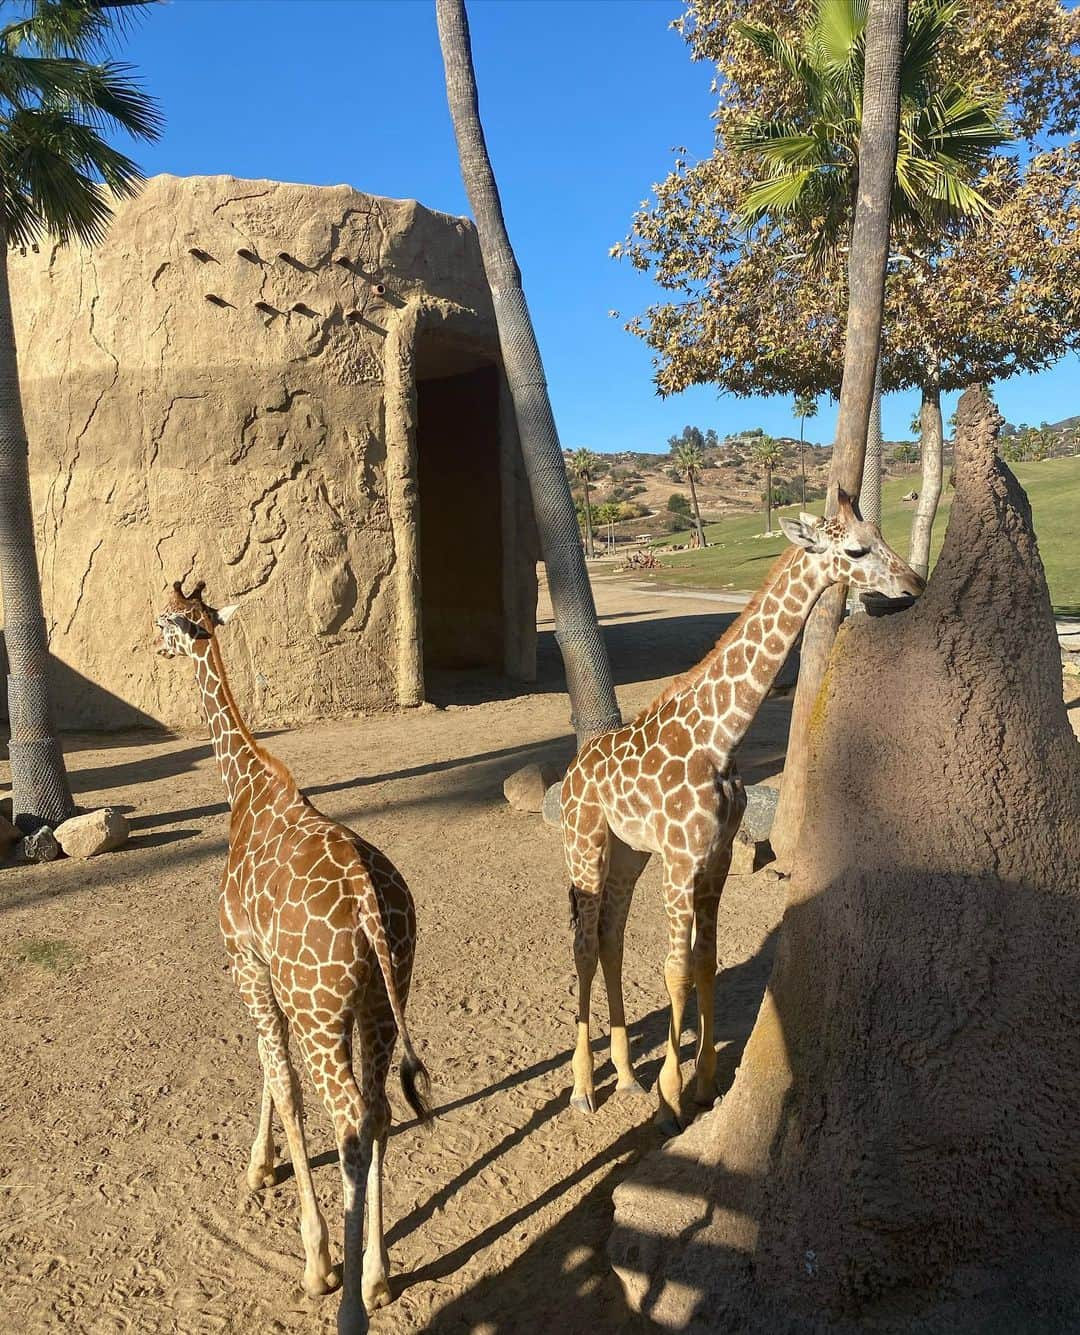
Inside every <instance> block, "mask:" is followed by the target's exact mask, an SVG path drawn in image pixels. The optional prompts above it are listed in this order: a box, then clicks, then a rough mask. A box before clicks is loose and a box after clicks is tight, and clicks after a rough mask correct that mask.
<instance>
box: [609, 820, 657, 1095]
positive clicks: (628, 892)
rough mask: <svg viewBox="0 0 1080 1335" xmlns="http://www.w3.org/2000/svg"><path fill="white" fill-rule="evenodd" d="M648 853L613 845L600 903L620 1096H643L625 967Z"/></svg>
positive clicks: (617, 1088)
mask: <svg viewBox="0 0 1080 1335" xmlns="http://www.w3.org/2000/svg"><path fill="white" fill-rule="evenodd" d="M648 860H649V855H648V854H647V853H637V852H635V851H634V850H633V849H630V848H627V846H626V845H625V844H624V843H622V842H621V841H617V840H613V841H612V850H611V861H610V866H609V869H608V875H607V880H606V881H605V883H604V893H603V896H602V898H601V902H600V965H601V967H602V969H603V971H604V987H605V989H606V991H607V996H608V1014H609V1016H610V1019H611V1062H612V1065H613V1066H614V1067H615V1071H616V1074H617V1076H618V1083H617V1084H616V1090H617V1092H619V1093H633V1094H643V1093H644V1092H645V1091H644V1090H643V1089H642V1087H641V1086H640V1085H639V1084H638V1081H637V1077H636V1076H635V1075H634V1067H633V1064H632V1063H631V1061H630V1042H629V1039H628V1038H627V1034H626V1015H625V1013H624V1011H623V994H622V965H623V937H624V934H625V931H626V917H627V914H628V913H629V912H630V901H631V899H632V898H633V894H634V886H635V885H636V884H637V879H638V877H639V876H640V875H641V873H642V870H643V869H644V867H645V864H646V862H648Z"/></svg>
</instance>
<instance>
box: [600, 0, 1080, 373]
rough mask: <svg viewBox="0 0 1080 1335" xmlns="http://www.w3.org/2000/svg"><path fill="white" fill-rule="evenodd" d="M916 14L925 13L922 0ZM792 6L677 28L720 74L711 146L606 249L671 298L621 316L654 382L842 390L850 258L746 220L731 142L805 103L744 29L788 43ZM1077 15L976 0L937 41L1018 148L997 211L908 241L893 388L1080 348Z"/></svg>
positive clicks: (1050, 0) (995, 163)
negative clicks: (648, 354) (769, 32)
mask: <svg viewBox="0 0 1080 1335" xmlns="http://www.w3.org/2000/svg"><path fill="white" fill-rule="evenodd" d="M912 9H913V11H915V10H916V9H917V6H916V5H913V6H912ZM803 12H804V6H802V5H799V4H797V3H796V0H694V3H692V4H691V7H690V9H689V10H688V12H687V14H686V15H684V17H683V19H682V20H681V21H680V24H679V26H680V27H681V29H682V31H683V33H684V35H685V36H686V37H687V39H688V41H689V42H690V45H691V49H692V53H693V56H694V58H696V59H709V60H712V61H713V62H714V63H715V64H716V67H717V83H716V89H717V94H718V98H719V106H718V109H717V113H716V132H717V139H716V147H715V151H714V152H713V154H712V155H711V156H710V157H709V158H707V159H705V160H703V161H701V162H690V161H689V160H688V158H687V157H686V155H685V154H680V155H679V156H678V157H677V158H676V162H675V165H674V169H673V171H672V172H671V174H670V175H669V176H668V177H667V179H666V180H665V181H663V182H662V183H661V184H660V185H659V186H658V187H657V191H656V197H655V199H654V200H652V201H650V202H648V203H646V205H645V206H643V208H642V209H641V210H640V211H639V212H638V214H637V215H636V217H635V219H634V223H633V228H632V231H631V233H630V235H629V237H628V238H627V239H626V241H625V242H623V243H621V244H620V245H617V246H615V247H614V248H613V253H614V254H616V255H619V256H624V257H626V258H628V259H629V260H630V261H631V263H633V264H634V265H635V266H636V267H638V268H640V269H643V270H647V271H650V272H652V274H653V276H654V277H655V278H656V280H657V281H658V282H659V284H660V285H661V286H662V287H664V288H667V289H668V290H669V291H670V292H671V293H672V294H673V299H672V300H668V301H663V302H660V303H657V304H656V305H654V306H652V307H650V308H649V309H648V310H647V311H645V312H644V313H643V314H642V315H641V316H640V317H638V318H637V319H635V320H633V321H631V323H630V325H629V326H628V327H629V328H630V329H631V330H632V331H633V332H634V333H636V334H638V335H639V336H640V337H642V338H643V339H645V341H646V342H647V343H648V344H649V345H650V346H651V347H652V348H653V350H654V353H655V359H654V361H655V367H656V382H657V386H658V388H659V389H660V391H661V393H675V392H678V391H679V390H682V389H685V388H686V387H688V386H689V385H692V384H702V383H715V384H718V385H720V387H721V388H722V389H724V390H726V391H728V392H730V393H733V394H736V395H743V396H749V395H755V394H761V393H794V394H802V395H811V396H817V395H820V394H823V393H829V394H835V393H836V392H837V390H838V388H839V383H840V374H841V368H842V355H843V331H844V321H845V316H846V309H847V291H846V274H845V266H844V264H843V259H842V256H834V257H832V259H831V260H828V261H827V262H824V263H812V262H810V261H809V260H808V259H807V258H806V256H807V254H808V253H809V252H810V251H811V249H812V248H813V242H814V236H813V232H812V229H811V228H808V227H807V226H806V225H805V224H804V223H801V222H800V221H799V220H798V219H791V220H790V221H788V222H785V223H784V224H783V226H780V227H772V228H768V229H766V228H762V227H757V228H748V227H747V226H746V223H745V220H744V216H743V210H744V208H745V203H746V199H747V196H748V195H749V194H750V192H751V191H752V190H753V188H754V185H755V183H756V181H757V179H758V178H757V176H756V175H755V172H754V166H753V161H752V159H751V158H749V157H747V156H745V155H740V154H739V153H737V152H735V151H733V148H734V145H735V143H736V141H737V140H738V137H739V135H740V134H741V133H743V132H744V131H745V130H746V128H747V127H748V126H750V125H752V124H753V123H755V122H758V123H760V122H762V121H765V120H771V121H773V122H776V123H781V122H783V120H784V119H785V117H788V118H791V117H793V116H794V115H795V113H796V112H798V111H799V110H801V109H802V108H801V106H800V104H799V101H798V99H799V98H800V97H802V96H804V93H803V92H801V91H800V83H799V81H798V80H794V79H792V78H791V77H790V75H789V73H788V72H786V71H785V69H784V68H783V65H782V63H780V64H778V63H777V62H776V60H775V59H770V58H769V56H768V55H767V53H766V51H764V50H763V49H762V47H761V45H759V44H757V43H755V42H754V41H752V40H750V39H749V38H748V37H747V36H746V35H745V33H744V32H743V31H741V30H740V29H739V28H738V27H737V26H736V25H737V24H738V22H739V21H743V20H753V21H754V23H755V24H757V25H758V26H764V25H768V26H770V27H772V28H773V29H775V31H776V32H777V33H778V34H779V35H780V37H781V39H783V40H790V41H794V39H795V37H796V36H797V34H798V30H799V27H800V23H801V16H802V14H803ZM1078 31H1080V12H1077V11H1069V10H1066V9H1065V8H1064V7H1063V6H1062V5H1061V4H1060V3H1058V0H1015V3H1013V2H1012V0H970V3H969V4H968V5H967V7H966V8H963V9H960V8H957V9H956V13H955V17H954V19H953V21H952V26H951V28H950V31H949V33H948V40H944V41H943V42H942V44H941V49H940V53H939V55H938V58H937V61H938V66H939V69H938V75H939V77H940V78H942V79H946V80H948V81H952V82H959V81H961V80H966V81H967V84H968V86H969V87H970V88H978V89H979V90H981V92H982V93H983V94H984V95H986V96H988V97H995V96H996V97H998V98H1000V99H1001V100H1002V101H1003V104H1004V105H1005V107H1006V109H1007V112H1008V114H1009V116H1010V117H1011V121H1012V126H1013V129H1014V132H1015V133H1016V134H1017V135H1018V136H1020V137H1021V138H1022V139H1024V140H1026V144H1025V149H1024V154H1022V155H1021V154H1017V155H1015V156H1007V155H1004V154H999V155H997V156H995V157H994V158H993V159H992V161H991V162H990V164H989V166H988V167H987V168H986V170H985V171H984V172H983V173H982V174H981V176H980V180H979V189H980V191H981V192H982V193H983V194H984V196H985V197H986V199H987V202H988V205H989V206H990V208H991V209H992V210H993V212H992V216H991V217H989V218H988V219H986V220H985V221H984V222H983V223H982V224H981V225H979V226H978V227H977V228H975V229H973V230H971V231H970V232H968V233H958V232H954V231H950V230H949V229H948V228H946V229H944V230H943V232H942V233H941V235H940V236H939V237H938V238H937V240H936V241H934V242H933V243H932V244H922V245H920V246H916V245H913V244H908V245H907V246H906V247H905V249H906V253H907V257H908V259H909V263H907V264H904V265H902V266H900V267H899V268H898V270H897V271H896V272H895V273H893V274H891V275H890V278H889V282H888V286H887V292H886V312H885V356H884V366H883V376H884V387H885V388H886V389H887V390H891V389H899V388H906V387H908V386H912V385H918V386H922V385H924V384H925V381H926V377H927V374H928V368H930V369H931V370H932V371H933V373H934V374H936V375H937V376H938V378H939V383H940V384H941V387H942V388H946V389H948V388H959V387H961V386H963V385H966V384H968V383H971V382H972V381H975V380H994V379H1000V378H1002V377H1005V376H1008V375H1010V374H1012V373H1014V372H1016V371H1020V370H1039V369H1042V368H1043V367H1045V366H1047V365H1048V364H1050V363H1052V362H1053V361H1055V360H1057V358H1059V357H1060V356H1061V355H1062V354H1063V353H1064V352H1065V351H1067V350H1068V349H1069V348H1070V347H1075V346H1077V341H1078V338H1077V330H1078V328H1080V319H1078V315H1080V299H1078V296H1077V293H1078V291H1080V227H1078V226H1077V221H1078V218H1080V150H1078V148H1077V146H1076V145H1074V144H1065V145H1062V144H1061V143H1060V142H1054V140H1053V139H1052V136H1053V135H1058V134H1061V133H1064V132H1067V131H1069V130H1071V129H1072V128H1075V126H1076V125H1077V123H1078V118H1080V54H1078V46H1077V33H1078Z"/></svg>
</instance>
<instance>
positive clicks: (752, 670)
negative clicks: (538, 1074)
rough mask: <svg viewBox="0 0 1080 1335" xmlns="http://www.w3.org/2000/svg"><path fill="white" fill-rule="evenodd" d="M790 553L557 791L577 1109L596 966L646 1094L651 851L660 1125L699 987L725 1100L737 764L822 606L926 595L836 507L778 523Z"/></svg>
mask: <svg viewBox="0 0 1080 1335" xmlns="http://www.w3.org/2000/svg"><path fill="white" fill-rule="evenodd" d="M781 527H782V529H783V531H784V534H785V535H786V536H787V537H788V538H789V539H790V541H791V543H792V544H793V545H792V546H791V547H789V548H788V549H787V550H786V551H785V552H784V553H783V555H782V556H781V557H780V558H779V559H778V560H777V562H776V564H775V565H774V566H773V568H772V570H771V571H770V572H769V575H768V576H767V578H766V581H765V583H764V585H763V586H762V587H761V589H759V590H758V592H757V593H756V594H755V595H754V597H753V598H752V599H751V600H750V602H749V603H748V604H747V606H746V608H745V609H744V610H743V612H742V614H741V615H740V616H739V617H738V619H737V620H736V621H735V622H734V624H733V625H732V626H731V627H730V628H729V629H728V631H727V633H726V634H725V635H724V636H723V637H722V638H721V639H720V640H719V641H718V642H717V644H716V645H715V646H714V648H713V649H711V650H710V651H709V653H708V654H707V655H706V656H705V657H704V658H703V659H702V660H701V662H700V663H698V664H697V666H696V667H694V668H691V669H690V671H689V672H687V673H685V674H684V675H683V676H681V677H678V678H676V679H675V680H674V681H673V682H672V683H671V684H670V685H668V686H667V687H666V688H665V689H664V690H663V691H662V692H661V693H660V695H659V696H658V697H657V698H656V700H654V701H653V703H652V704H651V705H649V706H648V708H647V709H645V710H644V711H643V712H642V713H641V714H640V715H639V716H638V717H637V718H636V719H634V720H633V722H631V723H627V724H624V725H623V726H622V727H620V728H616V729H614V730H613V731H611V732H607V733H603V734H601V735H600V736H599V737H594V738H592V739H591V740H590V741H588V742H586V743H585V745H584V746H583V747H582V748H581V750H580V751H579V752H578V755H577V757H576V759H575V760H574V762H573V764H572V765H571V766H570V768H569V770H568V771H567V773H566V777H565V778H564V779H563V784H562V794H561V797H562V803H561V805H562V829H563V842H564V848H565V853H566V862H567V868H568V871H569V874H570V904H571V919H572V925H573V931H574V960H575V964H576V967H577V975H578V1014H577V1038H576V1043H575V1047H574V1056H573V1062H572V1071H573V1080H574V1086H573V1091H572V1093H571V1098H570V1102H571V1106H572V1107H574V1108H577V1109H578V1110H580V1111H583V1112H591V1111H593V1110H594V1109H595V1107H596V1095H595V1090H594V1085H593V1059H592V1049H591V1047H590V1044H589V1008H590V997H591V990H592V982H593V978H594V976H595V974H596V965H597V962H598V961H599V963H600V965H601V968H602V969H603V974H604V985H605V987H606V989H607V996H608V1009H609V1014H610V1024H611V1060H612V1064H613V1065H614V1067H615V1070H616V1073H617V1077H618V1083H617V1089H618V1090H620V1091H622V1090H639V1089H640V1085H639V1084H638V1082H637V1079H636V1077H635V1075H634V1069H633V1063H632V1062H631V1059H630V1048H629V1042H628V1039H627V1032H626V1017H625V1014H624V1011H623V998H622V960H623V934H624V931H625V927H626V918H627V914H628V912H629V909H630V901H631V898H632V896H633V892H634V886H635V885H636V884H637V880H638V878H639V876H640V875H641V873H642V871H643V870H644V868H645V864H646V863H647V862H648V860H649V858H650V857H651V855H652V854H653V853H657V854H659V855H660V858H661V860H662V862H663V893H664V907H665V909H666V912H667V919H668V954H667V958H666V960H665V963H664V981H665V983H666V985H667V992H668V997H669V999H670V1003H671V1012H670V1024H669V1029H668V1043H667V1053H666V1055H665V1058H664V1064H663V1067H662V1068H661V1071H660V1077H659V1080H658V1092H659V1109H658V1112H657V1118H658V1121H659V1122H660V1124H661V1125H662V1126H663V1127H664V1128H665V1129H666V1130H676V1129H678V1127H679V1126H680V1125H681V1106H680V1105H681V1100H682V1073H681V1070H680V1064H679V1039H680V1036H681V1034H682V1023H683V1011H684V1009H685V1006H686V1002H687V999H688V997H689V995H690V990H691V988H692V987H694V988H696V991H697V997H698V1046H697V1072H696V1097H697V1100H698V1102H700V1103H703V1104H711V1103H712V1102H713V1100H714V1098H715V1095H716V1049H715V1047H714V1044H713V991H714V985H715V979H716V916H717V910H718V907H719V903H720V895H721V892H722V890H723V887H724V880H725V878H726V876H727V872H728V866H729V864H730V862H731V845H732V840H733V839H734V837H735V832H736V831H737V829H738V827H739V822H740V821H741V819H742V814H743V811H744V809H745V807H746V793H745V791H744V789H743V785H742V780H741V779H740V778H739V775H738V770H737V769H736V766H735V751H736V750H737V748H738V746H739V743H740V742H741V741H742V739H743V738H744V736H745V735H746V732H747V729H748V728H749V727H750V724H751V723H752V722H753V719H754V716H755V715H756V713H757V711H758V708H759V707H760V705H761V702H762V701H763V700H764V698H765V696H766V695H767V694H768V692H769V690H770V688H771V687H772V685H773V682H774V681H775V680H776V677H777V674H778V673H779V671H780V669H781V667H782V666H783V664H784V661H785V660H786V658H787V656H788V653H789V652H790V650H791V647H792V646H793V644H794V643H795V641H796V639H797V638H798V636H799V632H800V631H801V630H802V627H803V625H804V623H805V621H806V618H807V617H808V616H809V614H810V611H811V609H812V608H813V606H814V604H815V603H816V602H817V600H818V598H819V597H820V596H821V594H822V593H823V592H824V591H825V589H827V588H828V587H829V586H830V585H831V584H839V583H845V584H851V585H853V586H854V587H857V588H861V589H865V590H867V591H871V590H872V591H874V592H876V593H880V594H884V595H886V596H888V597H894V598H899V597H903V596H908V597H917V596H918V594H919V593H921V592H922V590H923V588H924V587H925V582H924V581H923V580H922V579H921V578H920V576H918V575H917V574H916V573H915V572H914V571H913V570H912V569H911V567H910V566H908V565H907V564H906V562H904V561H903V560H901V558H900V557H899V556H897V554H896V553H895V552H894V551H893V550H892V548H891V547H889V546H888V544H887V543H886V542H885V540H884V539H883V538H882V536H881V532H880V530H879V529H878V527H877V526H876V525H874V524H869V523H867V522H865V521H864V520H863V519H862V518H861V516H860V515H859V513H858V511H857V508H856V505H855V503H854V502H853V501H852V500H851V498H850V497H848V496H847V495H845V493H844V492H842V491H841V492H840V493H839V497H838V505H837V510H836V513H835V514H834V515H831V516H829V517H828V518H826V519H819V518H817V517H816V516H814V515H810V514H800V515H799V517H798V519H797V520H794V519H787V518H785V519H782V520H781Z"/></svg>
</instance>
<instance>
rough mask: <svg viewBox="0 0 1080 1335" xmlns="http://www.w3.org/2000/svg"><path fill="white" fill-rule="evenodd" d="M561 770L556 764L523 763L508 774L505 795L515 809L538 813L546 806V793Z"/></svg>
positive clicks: (504, 788)
mask: <svg viewBox="0 0 1080 1335" xmlns="http://www.w3.org/2000/svg"><path fill="white" fill-rule="evenodd" d="M558 778H559V771H558V770H557V769H556V768H555V766H554V765H549V764H546V763H544V764H532V765H523V766H522V767H521V769H517V770H515V771H514V772H513V774H510V775H508V776H507V778H506V780H505V781H504V783H503V796H504V797H505V798H506V800H507V801H508V802H509V803H510V805H511V806H512V807H513V808H514V810H515V811H530V812H533V813H534V814H535V813H538V812H540V811H542V810H543V808H544V794H545V793H546V792H547V790H548V789H549V788H550V787H551V786H552V784H554V783H556V782H557V780H558Z"/></svg>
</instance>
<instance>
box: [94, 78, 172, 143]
mask: <svg viewBox="0 0 1080 1335" xmlns="http://www.w3.org/2000/svg"><path fill="white" fill-rule="evenodd" d="M130 70H131V66H130V65H122V64H118V63H117V62H116V61H105V62H104V63H102V64H99V65H84V66H83V80H82V84H81V85H80V87H79V91H78V95H77V100H78V103H79V109H80V111H81V113H82V114H83V115H84V116H85V117H86V118H87V119H88V120H90V121H91V122H92V123H94V124H96V125H98V126H99V127H100V128H101V129H103V130H112V129H120V130H125V131H126V132H127V133H128V134H130V135H131V136H132V138H134V139H148V140H154V139H158V138H160V136H161V131H162V128H163V127H164V123H165V121H164V117H163V116H162V114H161V108H160V107H159V106H158V103H157V102H156V101H155V100H154V98H152V97H150V96H149V95H148V94H147V93H146V92H145V91H144V89H143V88H142V86H141V85H140V84H139V83H137V82H136V81H135V80H134V79H132V78H130V77H129V75H130Z"/></svg>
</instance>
